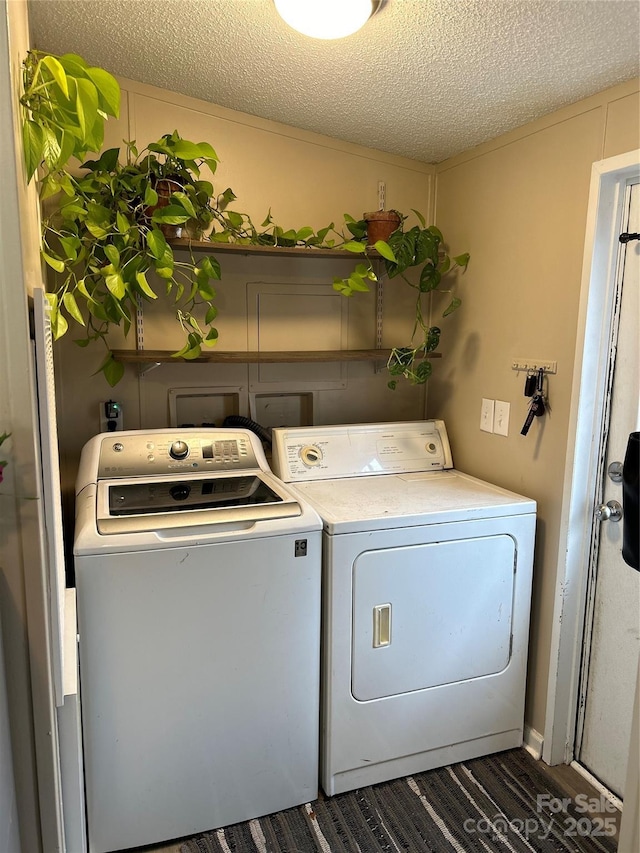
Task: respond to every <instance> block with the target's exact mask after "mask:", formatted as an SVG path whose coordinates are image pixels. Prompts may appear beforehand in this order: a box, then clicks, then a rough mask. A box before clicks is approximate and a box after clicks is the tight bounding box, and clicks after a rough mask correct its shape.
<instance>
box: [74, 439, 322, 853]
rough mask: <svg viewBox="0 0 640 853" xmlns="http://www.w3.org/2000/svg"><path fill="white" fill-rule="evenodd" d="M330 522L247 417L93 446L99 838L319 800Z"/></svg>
mask: <svg viewBox="0 0 640 853" xmlns="http://www.w3.org/2000/svg"><path fill="white" fill-rule="evenodd" d="M321 530H322V525H321V521H320V519H319V517H318V516H317V514H316V513H315V512H314V511H313V510H312V509H310V508H309V507H308V505H306V504H305V503H304V502H303V501H301V500H300V499H299V497H296V496H294V495H292V494H291V492H290V490H289V489H288V488H287V487H285V486H283V485H282V483H281V482H280V481H279V480H277V479H276V478H275V477H274V476H273V475H272V474H271V473H270V471H269V468H268V466H267V463H266V460H265V457H264V453H263V451H262V446H261V445H260V442H259V441H258V439H257V438H256V436H255V435H254V434H253V433H251V432H249V431H248V430H244V429H229V430H222V429H218V430H215V429H214V430H172V431H167V430H155V431H149V432H117V433H110V434H101V435H98V436H96V437H95V438H93V439H92V440H91V441H90V442H89V443H88V444H87V445H86V446H85V448H84V450H83V453H82V458H81V463H80V470H79V474H78V480H77V496H76V537H75V548H74V553H75V570H76V585H77V609H78V630H79V657H80V690H81V708H82V740H83V747H84V762H85V792H86V802H87V825H88V838H89V849H90V850H91V851H94V853H98V851H108V850H121V849H123V848H129V847H140V846H143V845H148V844H152V843H157V842H159V841H163V840H166V839H172V838H176V837H179V836H184V835H191V834H194V833H197V832H202V831H205V830H207V829H212V828H216V827H220V826H223V825H227V824H231V823H236V822H237V821H245V820H248V819H251V818H254V817H257V816H259V815H263V814H267V813H270V812H275V811H279V810H281V809H286V808H289V807H290V806H295V805H297V804H299V803H303V802H307V801H309V800H312V799H314V797H315V796H316V795H317V790H318V729H319V681H320V663H319V659H320V585H321Z"/></svg>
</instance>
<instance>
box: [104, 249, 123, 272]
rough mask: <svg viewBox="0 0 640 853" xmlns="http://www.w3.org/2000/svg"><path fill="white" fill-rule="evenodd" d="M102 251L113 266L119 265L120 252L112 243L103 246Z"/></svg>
mask: <svg viewBox="0 0 640 853" xmlns="http://www.w3.org/2000/svg"><path fill="white" fill-rule="evenodd" d="M104 253H105V255H106V256H107V257H108V258H109V260H110V261H111V263H112V264H113V266H114V267H119V266H120V252H119V251H118V250H117V249H116V247H115V246H114V245H112V244H108V245H107V246H105V247H104Z"/></svg>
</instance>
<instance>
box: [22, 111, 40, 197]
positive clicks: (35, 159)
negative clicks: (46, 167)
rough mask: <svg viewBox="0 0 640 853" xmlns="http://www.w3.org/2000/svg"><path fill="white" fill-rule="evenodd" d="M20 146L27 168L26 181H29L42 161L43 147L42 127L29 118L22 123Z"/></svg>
mask: <svg viewBox="0 0 640 853" xmlns="http://www.w3.org/2000/svg"><path fill="white" fill-rule="evenodd" d="M22 147H23V150H24V163H25V167H26V170H27V183H29V181H30V180H31V178H32V177H33V176H34V174H35V172H36V169H37V168H38V166H39V165H40V163H41V162H42V159H43V154H42V149H43V147H44V136H43V132H42V128H41V127H40V125H39V124H36V123H35V121H31V120H30V119H27V121H25V122H24V124H23V125H22Z"/></svg>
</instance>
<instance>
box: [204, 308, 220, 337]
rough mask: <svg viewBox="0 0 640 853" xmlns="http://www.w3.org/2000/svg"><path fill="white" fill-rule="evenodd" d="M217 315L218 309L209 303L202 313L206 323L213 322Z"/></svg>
mask: <svg viewBox="0 0 640 853" xmlns="http://www.w3.org/2000/svg"><path fill="white" fill-rule="evenodd" d="M217 316H218V309H217V308H216V306H215V305H210V306H209V308H208V309H207V313H206V314H205V315H204V321H205V323H206V324H207V325H209V324H210V323H213V321H214V320H215V319H216V317H217ZM216 337H217V333H216Z"/></svg>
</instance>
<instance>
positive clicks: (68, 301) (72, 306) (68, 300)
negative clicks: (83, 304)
mask: <svg viewBox="0 0 640 853" xmlns="http://www.w3.org/2000/svg"><path fill="white" fill-rule="evenodd" d="M62 301H63V302H64V307H65V308H66V309H67V311H68V312H69V315H70V316H71V317H73V319H74V320H75V321H76V323H80V325H81V326H84V325H85V322H84V318H83V317H82V314H81V313H80V309H79V308H78V303H77V302H76V298H75V296H74V295H73V293H71V292H70V291H67V293H65V294H64V296H63V297H62Z"/></svg>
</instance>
